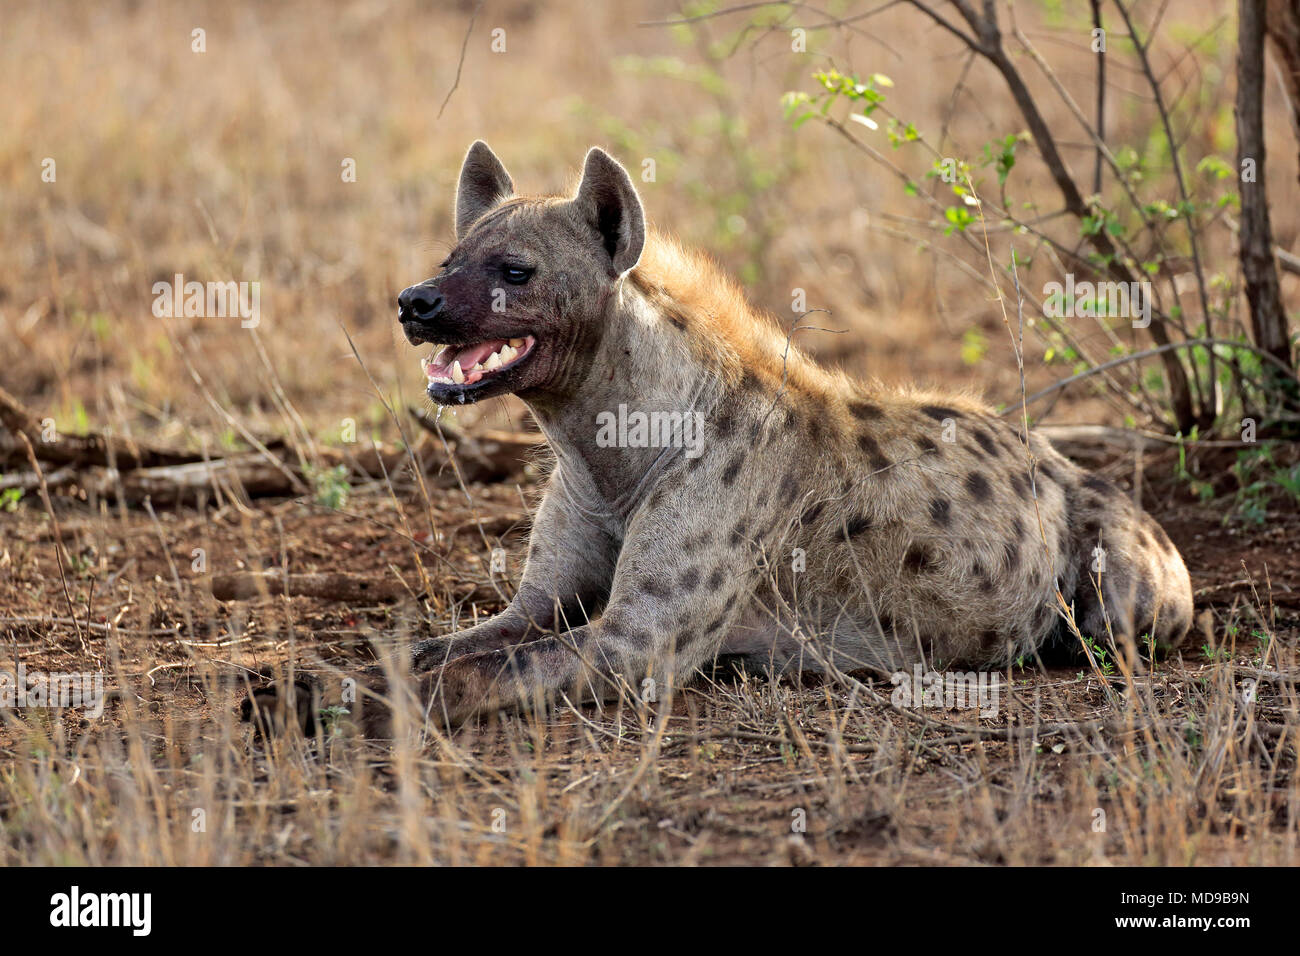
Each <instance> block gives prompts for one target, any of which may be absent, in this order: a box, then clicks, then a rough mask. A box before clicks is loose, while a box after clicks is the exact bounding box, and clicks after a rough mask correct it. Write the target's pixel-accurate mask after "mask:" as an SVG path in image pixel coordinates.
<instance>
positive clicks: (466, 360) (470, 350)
mask: <svg viewBox="0 0 1300 956" xmlns="http://www.w3.org/2000/svg"><path fill="white" fill-rule="evenodd" d="M505 344H506V340H505V339H491V340H490V341H487V342H479V343H478V344H477V345H467V346H466V347H465V348H463V349H461V350H460V351H459V352H458V353H456V355H454V356H452V357H451V359H450V360H449V361H448V364H451V361H459V362H460V367H461V368H462V369H464V370H465V373H466V374H469V371H470V369H472V368H473V367H474V366H475V365H477V364H478V363H479V362H483V361H486V360H487V357H488V356H489V355H491V354H492V353H493V352H497V351H500V350H501V349H502V348H504V347H505Z"/></svg>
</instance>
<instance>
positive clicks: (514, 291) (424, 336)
mask: <svg viewBox="0 0 1300 956" xmlns="http://www.w3.org/2000/svg"><path fill="white" fill-rule="evenodd" d="M645 236H646V227H645V218H644V216H643V214H642V211H641V202H640V200H639V199H638V198H637V194H636V189H635V188H634V187H633V185H632V180H631V178H630V177H629V176H628V174H627V171H626V170H625V169H624V168H623V167H622V166H620V165H619V163H618V162H617V161H616V160H615V159H614V158H613V157H611V156H610V155H609V154H608V153H605V152H604V151H602V150H600V149H592V150H591V151H590V152H589V153H587V160H586V163H585V165H584V167H583V172H582V181H581V183H580V184H579V186H578V189H577V192H576V193H575V194H574V195H573V196H572V197H566V198H556V197H541V198H523V197H516V196H515V195H514V184H513V183H512V182H511V180H510V176H509V174H508V173H507V172H506V170H505V167H503V166H502V165H501V162H500V161H499V160H498V159H497V158H496V156H495V155H494V154H493V153H492V150H490V149H488V146H487V144H486V143H483V142H481V141H480V142H476V143H475V144H474V145H473V146H471V147H470V148H469V152H468V153H467V154H466V156H465V163H464V166H462V168H461V171H460V183H459V185H458V186H457V189H456V246H455V248H453V249H452V250H451V254H450V255H448V256H447V258H446V260H445V261H444V262H443V263H442V271H441V272H440V273H438V274H437V275H436V276H434V277H433V278H431V279H426V280H425V281H424V282H421V283H420V284H419V285H414V286H411V287H410V288H409V289H406V290H404V291H403V292H402V293H401V295H399V296H398V297H397V306H398V321H399V322H401V325H402V331H403V332H404V333H405V334H406V337H407V339H408V340H409V341H410V342H411V343H412V344H414V345H419V344H421V343H425V342H430V343H436V347H435V349H434V351H433V353H432V354H431V355H430V356H429V357H428V358H427V359H425V361H424V370H425V374H426V376H427V377H428V380H429V388H428V391H429V397H430V398H432V399H433V400H434V401H435V402H438V403H439V404H442V405H447V404H452V403H457V404H459V403H464V402H477V401H481V400H482V399H485V398H490V397H492V396H494V395H502V394H505V393H507V392H515V393H519V394H521V395H522V396H524V397H526V398H528V397H538V398H540V397H542V396H548V395H549V396H554V397H564V396H566V395H567V394H569V393H571V392H572V390H573V389H575V388H576V387H577V385H578V384H579V383H581V381H582V380H583V378H584V377H585V376H586V374H587V372H588V371H589V370H590V367H591V363H592V358H593V356H594V353H595V350H596V347H597V345H598V344H599V340H600V336H601V334H602V331H603V326H604V322H603V321H602V317H603V316H604V315H605V313H606V309H607V307H608V305H609V303H610V300H611V297H612V296H613V295H614V292H615V289H616V288H617V283H618V280H619V278H620V277H621V276H622V275H623V274H624V273H626V272H627V271H628V270H629V269H631V268H632V267H633V266H635V265H636V264H637V260H638V259H639V258H640V257H641V250H642V248H643V246H644V245H645Z"/></svg>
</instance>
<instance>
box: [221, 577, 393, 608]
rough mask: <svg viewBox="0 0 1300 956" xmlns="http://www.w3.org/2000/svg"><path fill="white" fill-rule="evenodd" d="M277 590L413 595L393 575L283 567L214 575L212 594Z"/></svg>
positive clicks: (356, 596) (243, 595) (364, 597)
mask: <svg viewBox="0 0 1300 956" xmlns="http://www.w3.org/2000/svg"><path fill="white" fill-rule="evenodd" d="M273 594H275V595H281V594H287V595H289V596H291V597H312V598H321V599H322V600H326V601H349V602H360V601H397V600H400V599H402V598H405V597H409V596H410V594H411V592H410V591H409V590H408V589H407V588H406V587H405V586H404V585H403V584H402V583H401V582H400V581H395V580H393V579H391V578H387V577H384V578H380V577H373V576H368V575H362V574H348V573H345V572H342V571H334V572H329V573H322V574H290V575H285V574H283V573H281V572H279V571H261V572H258V571H245V572H239V573H235V574H214V575H213V576H212V596H213V597H214V598H216V599H217V600H218V601H244V600H248V599H249V598H256V597H265V596H269V595H273Z"/></svg>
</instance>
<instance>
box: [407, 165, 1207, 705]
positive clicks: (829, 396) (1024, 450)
mask: <svg viewBox="0 0 1300 956" xmlns="http://www.w3.org/2000/svg"><path fill="white" fill-rule="evenodd" d="M456 231H457V243H456V245H455V247H454V249H453V250H452V252H451V254H450V255H449V256H448V257H447V260H446V261H445V262H444V263H443V264H442V265H443V270H442V271H441V272H440V273H439V274H438V275H437V276H435V277H434V278H432V279H429V280H427V281H425V282H422V283H420V284H419V285H416V286H413V287H411V288H409V289H407V290H405V291H404V292H403V293H402V295H401V296H400V297H399V319H400V321H401V324H402V327H403V330H404V331H405V334H406V336H407V337H408V339H409V340H410V341H411V342H412V343H414V344H417V345H418V344H421V343H426V342H433V343H441V345H440V347H439V348H435V351H434V353H433V354H432V355H431V356H430V357H429V358H428V359H426V360H425V363H424V367H425V372H426V375H427V378H428V392H429V395H430V397H431V398H432V399H433V400H434V401H435V402H438V403H440V404H453V403H464V402H475V401H480V400H482V399H484V398H488V397H491V396H494V395H499V394H504V393H507V392H512V393H514V394H517V395H519V396H520V397H521V398H522V399H523V400H524V401H525V402H526V403H527V405H528V406H529V408H530V410H531V411H532V413H533V415H534V416H535V418H536V420H537V422H538V423H539V425H540V427H541V429H542V430H543V432H544V433H545V435H546V437H547V439H548V441H549V444H550V446H551V448H552V449H553V451H554V454H555V466H554V469H553V471H552V473H551V475H550V479H549V484H548V486H547V489H546V493H545V496H544V497H543V499H542V501H541V504H540V507H539V509H538V512H537V515H536V517H535V521H534V525H533V530H532V534H531V539H530V542H529V548H528V558H527V562H526V564H525V567H524V570H523V575H522V578H521V581H520V585H519V588H518V591H517V593H516V594H515V596H514V599H513V601H512V603H511V604H510V605H509V607H507V609H506V610H505V611H503V612H502V613H501V614H499V615H497V616H496V617H494V618H492V619H490V620H488V621H485V622H483V623H481V624H479V625H477V626H475V627H472V628H469V629H466V630H462V631H459V632H457V633H454V634H452V635H450V636H447V637H439V638H433V639H429V640H426V641H423V642H421V643H419V644H417V645H416V647H415V653H414V670H415V671H416V673H417V675H419V677H420V687H421V691H422V693H423V695H424V697H425V699H426V703H427V704H428V705H429V709H430V710H431V711H432V712H433V713H434V714H438V715H441V716H442V717H443V718H445V719H447V720H449V721H452V722H455V721H459V720H462V719H464V718H465V717H467V716H469V715H471V714H474V713H476V712H481V711H486V710H491V709H497V708H501V707H507V706H523V707H527V706H530V705H532V704H533V703H535V702H537V701H540V700H543V699H546V698H548V697H553V696H555V695H558V694H560V693H564V694H567V695H569V697H570V698H571V699H575V698H585V699H592V698H608V697H610V696H613V695H615V694H617V693H618V692H619V689H620V687H630V688H631V690H632V692H633V693H637V692H639V691H640V689H641V688H642V687H643V686H644V684H643V682H644V680H645V679H646V678H653V679H654V680H656V681H657V682H658V684H659V686H663V685H664V684H665V683H666V682H667V681H669V680H673V681H676V682H677V683H680V682H681V681H682V680H683V679H685V678H686V677H687V676H688V675H690V674H691V673H693V672H694V671H695V670H696V669H697V668H698V667H700V666H701V665H703V664H705V663H706V662H708V661H709V660H710V659H713V658H715V657H717V656H719V655H724V654H740V655H744V656H745V657H747V658H750V659H752V660H756V661H758V662H761V663H764V664H767V665H769V666H772V667H774V668H775V669H776V670H778V671H779V670H786V669H790V668H810V669H814V670H822V669H826V668H829V667H835V668H838V669H841V670H845V671H852V670H863V669H865V670H869V671H875V672H880V673H889V672H891V671H894V670H898V669H901V668H905V667H909V666H910V665H911V664H913V663H916V662H925V663H926V664H930V665H942V666H946V665H951V664H956V663H964V664H968V665H972V666H977V667H983V666H995V665H1000V664H1003V663H1005V662H1007V661H1008V660H1012V659H1015V658H1017V657H1019V656H1021V655H1026V654H1032V653H1033V652H1034V651H1035V650H1037V649H1038V648H1040V647H1042V646H1043V645H1044V643H1045V642H1047V641H1048V640H1049V639H1050V638H1051V637H1052V635H1053V634H1055V633H1058V632H1059V631H1060V629H1061V627H1062V622H1063V616H1064V615H1063V612H1065V611H1067V610H1069V611H1072V613H1073V616H1074V619H1075V621H1076V622H1077V625H1078V627H1079V628H1080V629H1081V630H1082V632H1083V633H1084V634H1085V635H1090V636H1093V637H1097V638H1104V637H1105V636H1106V635H1107V634H1108V633H1111V634H1113V635H1114V636H1115V637H1116V638H1118V637H1120V636H1122V635H1127V636H1129V637H1131V638H1133V639H1136V640H1141V639H1143V638H1144V637H1148V638H1150V639H1152V640H1153V641H1154V642H1156V643H1158V644H1160V645H1163V646H1174V645H1177V643H1178V642H1179V641H1180V640H1181V639H1182V638H1183V636H1184V635H1185V634H1186V632H1187V630H1188V628H1189V626H1190V623H1191V616H1192V598H1191V590H1190V585H1189V582H1188V576H1187V571H1186V568H1185V567H1184V565H1183V562H1182V559H1181V557H1180V556H1179V554H1178V551H1177V550H1176V549H1175V548H1174V546H1173V545H1172V544H1171V543H1170V541H1169V538H1168V537H1167V536H1166V535H1165V533H1164V531H1163V529H1161V528H1160V526H1159V525H1158V524H1156V523H1155V522H1154V521H1153V520H1152V519H1151V518H1150V517H1148V516H1147V515H1146V514H1144V513H1143V512H1142V511H1141V510H1139V509H1138V508H1137V507H1136V506H1135V505H1134V504H1133V503H1132V502H1131V501H1130V500H1129V499H1128V498H1127V497H1126V496H1125V495H1124V494H1123V493H1122V492H1121V491H1120V490H1119V489H1118V488H1116V487H1115V486H1113V485H1112V484H1110V483H1109V482H1107V481H1106V480H1104V479H1102V478H1100V477H1097V476H1094V475H1091V474H1088V473H1087V472H1085V471H1083V470H1081V469H1080V468H1078V467H1076V466H1075V465H1074V464H1072V463H1071V462H1069V461H1068V460H1066V459H1065V458H1063V457H1062V456H1061V455H1060V454H1058V453H1057V452H1056V451H1055V450H1053V448H1052V447H1051V446H1050V444H1048V443H1047V442H1046V441H1045V440H1043V439H1042V438H1040V437H1038V436H1031V437H1030V438H1029V440H1028V445H1027V446H1026V444H1025V436H1024V435H1023V434H1022V433H1021V432H1020V430H1019V429H1018V427H1017V426H1016V425H1013V424H1008V423H1007V422H1005V421H1003V420H1001V419H999V418H998V417H996V416H995V415H994V414H993V413H992V412H991V411H990V410H989V409H988V408H987V407H985V406H983V405H982V404H980V403H978V402H976V401H973V400H971V399H969V398H966V397H963V396H957V395H944V394H937V393H932V392H924V391H907V390H903V391H899V390H893V389H889V388H885V387H882V386H878V385H874V384H862V383H855V382H853V381H852V380H850V379H849V378H847V377H846V376H844V375H842V374H840V373H836V372H832V371H827V370H825V369H822V368H821V367H819V366H818V365H817V364H815V363H814V362H813V361H812V360H811V359H809V358H808V357H806V356H804V355H803V354H802V353H801V352H800V351H799V349H798V348H797V347H796V346H795V345H794V344H793V343H791V342H789V341H788V337H787V335H786V334H785V333H783V332H782V331H781V330H780V329H779V327H778V326H777V325H776V324H775V322H774V321H773V320H771V319H770V318H768V317H765V316H763V315H762V314H760V313H758V312H757V311H755V310H754V309H753V308H752V307H750V306H749V305H748V304H747V303H746V302H745V299H744V297H743V295H742V294H741V293H740V292H739V291H738V290H737V289H736V287H735V286H734V285H733V284H732V283H731V282H730V281H729V280H727V279H726V278H725V277H724V276H723V275H721V274H720V272H719V271H718V270H717V269H715V268H714V267H713V266H712V265H711V264H710V263H708V262H707V261H706V260H705V259H703V258H702V257H700V256H697V255H693V254H690V253H687V252H685V251H684V250H683V249H681V248H680V247H679V246H678V245H677V244H676V243H675V242H673V241H671V240H670V239H667V238H665V237H663V236H661V235H658V234H656V233H654V232H653V231H650V230H648V229H647V227H646V224H645V220H644V216H643V214H642V208H641V203H640V200H639V198H638V196H637V193H636V190H635V187H634V186H633V184H632V182H631V180H630V178H629V177H628V175H627V173H626V171H625V170H624V169H623V167H622V166H620V165H619V164H618V163H617V162H616V161H615V160H613V159H612V158H611V157H609V156H608V155H607V154H605V153H604V152H602V151H600V150H598V149H593V150H592V151H591V152H590V153H589V154H588V156H587V159H586V163H585V167H584V171H583V175H582V179H581V182H580V184H579V186H578V188H577V191H576V193H575V194H574V195H573V196H572V197H571V198H568V197H565V198H557V197H543V198H518V197H516V196H514V188H513V184H512V182H511V180H510V177H509V176H508V175H507V173H506V171H505V169H504V168H503V167H502V166H501V164H500V162H499V161H498V160H497V159H496V157H495V156H494V155H493V154H492V152H491V151H490V150H489V149H488V148H487V146H486V145H485V144H483V143H481V142H480V143H475V144H474V145H473V146H472V147H471V148H470V150H469V153H468V155H467V156H466V159H465V163H464V167H463V168H462V171H461V176H460V183H459V187H458V191H457V197H456ZM620 406H625V407H626V408H627V409H631V410H633V411H635V412H640V413H643V414H646V415H650V414H652V413H654V412H666V413H684V414H686V415H687V416H688V417H689V416H690V415H691V414H693V413H698V414H699V416H700V417H701V418H702V420H703V421H704V423H705V431H704V436H703V441H702V443H701V444H700V446H699V447H698V448H694V449H691V452H692V453H687V450H686V449H684V448H680V447H671V446H669V447H663V446H662V443H655V442H632V441H629V442H626V443H624V444H625V445H627V446H633V447H618V445H617V444H615V445H613V446H611V445H610V443H609V442H602V441H598V440H597V436H598V431H599V425H598V423H599V422H600V421H601V417H600V416H601V415H602V413H608V414H612V413H614V412H615V410H617V409H619V407H620ZM695 452H698V454H696V453H695ZM1058 594H1059V596H1060V597H1059V598H1058ZM1063 605H1064V606H1063Z"/></svg>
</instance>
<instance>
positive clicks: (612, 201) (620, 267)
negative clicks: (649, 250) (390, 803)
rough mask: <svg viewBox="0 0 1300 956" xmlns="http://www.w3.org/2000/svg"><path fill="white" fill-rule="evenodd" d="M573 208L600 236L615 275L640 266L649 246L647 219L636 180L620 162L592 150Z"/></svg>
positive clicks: (606, 154)
mask: <svg viewBox="0 0 1300 956" xmlns="http://www.w3.org/2000/svg"><path fill="white" fill-rule="evenodd" d="M573 205H574V208H575V209H576V210H577V212H578V214H579V215H580V216H581V217H582V218H583V219H584V220H585V221H586V222H587V223H588V224H589V225H590V226H591V227H592V228H593V229H594V230H596V232H597V233H598V234H599V235H600V240H601V244H602V245H604V247H605V251H606V252H607V253H609V258H610V261H611V263H612V264H613V268H614V272H615V274H617V275H622V274H623V273H624V272H627V270H628V269H631V268H632V267H633V266H635V265H636V264H637V260H639V259H640V258H641V250H642V248H643V247H644V246H645V215H644V213H642V211H641V200H640V199H639V198H638V197H637V194H636V187H635V186H633V185H632V177H631V176H629V175H628V174H627V170H626V169H624V168H623V167H622V166H621V165H620V164H619V162H618V160H616V159H615V158H614V157H613V156H611V155H609V153H607V152H605V151H604V150H603V149H599V148H597V147H592V149H591V150H590V151H589V152H588V153H587V161H586V163H585V164H584V165H583V167H582V182H581V183H579V184H578V194H577V195H576V196H574V197H573Z"/></svg>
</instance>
